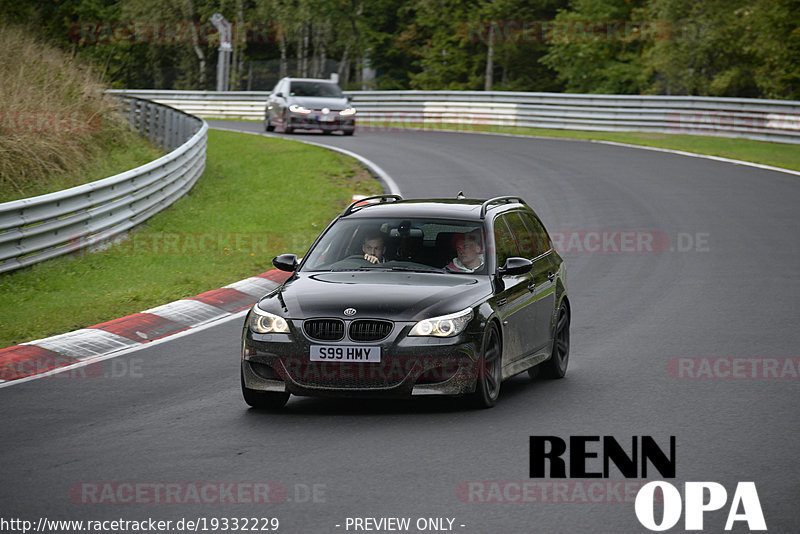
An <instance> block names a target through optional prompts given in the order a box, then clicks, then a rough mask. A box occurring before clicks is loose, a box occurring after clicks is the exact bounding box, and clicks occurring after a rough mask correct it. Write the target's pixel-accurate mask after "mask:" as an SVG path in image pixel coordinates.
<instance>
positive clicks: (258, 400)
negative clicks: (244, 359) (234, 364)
mask: <svg viewBox="0 0 800 534" xmlns="http://www.w3.org/2000/svg"><path fill="white" fill-rule="evenodd" d="M239 377H240V379H241V382H242V396H243V397H244V401H245V402H246V403H247V404H248V405H250V406H252V407H253V408H260V409H263V410H280V409H281V408H283V407H284V406H286V401H288V400H289V394H288V393H278V392H275V391H258V390H256V389H249V388H246V387H245V386H244V371H239Z"/></svg>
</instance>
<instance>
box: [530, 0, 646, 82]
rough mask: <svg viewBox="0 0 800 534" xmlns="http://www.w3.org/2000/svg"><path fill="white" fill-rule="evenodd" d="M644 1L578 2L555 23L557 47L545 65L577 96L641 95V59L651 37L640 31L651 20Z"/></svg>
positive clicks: (551, 46) (547, 57)
mask: <svg viewBox="0 0 800 534" xmlns="http://www.w3.org/2000/svg"><path fill="white" fill-rule="evenodd" d="M643 4H644V0H633V1H630V0H601V1H597V0H576V1H575V2H573V3H572V4H571V8H570V10H568V11H567V10H563V11H560V12H559V13H558V15H557V16H556V18H555V25H554V31H553V41H552V44H551V45H550V49H549V51H548V53H547V55H545V56H544V57H543V58H542V62H543V63H544V64H545V65H548V66H549V67H551V68H552V69H553V70H555V71H556V72H557V73H558V79H559V80H561V81H562V82H564V83H565V85H566V90H567V91H569V92H574V93H612V94H628V93H639V92H641V90H642V88H643V76H642V71H643V64H642V61H641V57H642V53H643V50H644V48H645V46H647V40H648V39H649V38H650V36H651V35H652V33H650V34H645V33H644V32H642V31H638V32H637V31H636V29H637V27H638V26H637V25H636V24H632V23H637V22H640V21H643V20H646V17H645V12H644V10H643V9H642V7H643Z"/></svg>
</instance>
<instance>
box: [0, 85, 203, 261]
mask: <svg viewBox="0 0 800 534" xmlns="http://www.w3.org/2000/svg"><path fill="white" fill-rule="evenodd" d="M119 99H120V105H121V108H122V112H123V113H124V114H125V115H126V116H127V117H128V119H129V120H130V124H131V126H132V127H133V128H134V129H135V130H137V131H138V132H139V133H141V134H142V135H144V136H145V137H147V138H149V139H150V141H152V142H154V143H155V144H157V145H158V146H160V147H162V148H163V149H165V150H170V151H171V152H170V153H169V154H167V155H165V156H162V157H160V158H158V159H156V160H154V161H151V162H150V163H147V164H146V165H142V166H141V167H137V168H135V169H132V170H129V171H126V172H123V173H120V174H117V175H114V176H110V177H108V178H104V179H102V180H98V181H96V182H91V183H88V184H84V185H79V186H77V187H73V188H70V189H65V190H63V191H58V192H55V193H48V194H46V195H41V196H37V197H31V198H25V199H21V200H14V201H11V202H5V203H2V204H0V272H5V271H11V270H14V269H18V268H20V267H25V266H27V265H31V264H34V263H37V262H40V261H43V260H46V259H49V258H53V257H55V256H60V255H62V254H67V253H70V252H75V251H77V250H81V249H83V248H85V247H88V246H92V245H99V244H103V243H107V242H108V240H110V239H113V238H114V237H115V236H117V235H119V234H121V233H123V232H126V231H127V230H129V229H131V228H133V227H134V226H136V225H138V224H141V223H142V222H143V221H145V220H147V219H148V218H150V217H152V216H153V215H155V214H156V213H158V212H159V211H161V210H163V209H164V208H166V207H168V206H169V205H171V204H172V203H173V202H175V201H176V200H177V199H179V198H180V197H182V196H183V195H184V194H186V193H187V192H188V191H189V190H190V189H191V188H192V186H193V185H194V183H195V182H196V181H197V178H199V177H200V175H201V174H202V173H203V170H204V168H205V161H206V139H207V132H208V124H206V122H205V121H204V120H201V119H199V118H197V117H193V116H191V115H189V114H187V113H185V112H183V111H180V110H178V109H173V108H171V107H168V106H165V105H161V104H157V103H155V102H149V101H146V100H141V99H139V98H135V97H132V96H130V95H120V97H119Z"/></svg>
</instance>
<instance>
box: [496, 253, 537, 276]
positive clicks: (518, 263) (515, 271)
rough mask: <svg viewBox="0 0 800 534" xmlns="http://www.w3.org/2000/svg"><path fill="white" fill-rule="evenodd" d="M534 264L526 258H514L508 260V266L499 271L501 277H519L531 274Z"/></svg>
mask: <svg viewBox="0 0 800 534" xmlns="http://www.w3.org/2000/svg"><path fill="white" fill-rule="evenodd" d="M532 268H533V262H532V261H531V260H528V259H525V258H518V257H512V258H508V259H507V260H506V264H505V265H503V266H502V267H500V268H499V269H498V270H497V274H499V275H500V276H505V275H509V276H517V275H520V274H525V273H527V272H530V270H531V269H532Z"/></svg>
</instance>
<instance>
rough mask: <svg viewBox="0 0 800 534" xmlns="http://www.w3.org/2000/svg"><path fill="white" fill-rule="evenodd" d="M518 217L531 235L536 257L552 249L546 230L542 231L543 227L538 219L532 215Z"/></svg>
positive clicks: (526, 214)
mask: <svg viewBox="0 0 800 534" xmlns="http://www.w3.org/2000/svg"><path fill="white" fill-rule="evenodd" d="M519 215H520V217H522V220H523V221H524V222H525V226H527V227H528V229H529V231H530V233H531V236H532V238H533V241H534V243H535V247H536V256H539V255H541V254H544V253H545V252H547V251H548V250H550V249H551V248H553V245H552V244H551V243H550V236H548V235H547V230H545V229H544V225H543V224H542V222H541V221H540V220H539V218H538V217H536V216H535V215H533V214H532V213H520V214H519Z"/></svg>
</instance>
